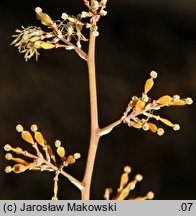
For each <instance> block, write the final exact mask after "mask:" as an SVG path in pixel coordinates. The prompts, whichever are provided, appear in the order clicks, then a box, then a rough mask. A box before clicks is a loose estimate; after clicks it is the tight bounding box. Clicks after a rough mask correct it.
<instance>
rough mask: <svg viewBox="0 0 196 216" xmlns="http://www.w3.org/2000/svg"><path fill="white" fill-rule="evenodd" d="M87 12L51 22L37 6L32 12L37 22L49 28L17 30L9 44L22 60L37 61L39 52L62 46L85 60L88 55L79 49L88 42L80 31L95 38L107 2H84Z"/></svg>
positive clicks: (64, 15)
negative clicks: (16, 50) (33, 57)
mask: <svg viewBox="0 0 196 216" xmlns="http://www.w3.org/2000/svg"><path fill="white" fill-rule="evenodd" d="M84 3H85V5H86V6H87V8H88V11H82V12H81V13H80V14H78V15H77V16H70V15H68V14H67V13H63V14H62V16H61V18H62V20H57V21H54V20H53V19H52V18H51V17H50V16H49V15H48V14H46V13H43V12H42V9H41V8H40V7H37V8H36V9H35V12H36V16H37V19H39V20H40V21H41V23H42V24H43V25H45V26H47V27H48V30H47V31H45V30H42V29H41V28H40V27H36V26H29V27H27V28H25V27H23V26H22V28H21V29H17V30H16V33H17V34H15V35H13V37H15V40H14V41H13V42H12V43H11V45H15V46H16V47H17V48H18V50H19V52H20V53H24V58H25V60H26V61H28V60H29V59H30V58H31V57H32V56H33V55H35V57H36V60H37V59H38V56H39V52H38V50H39V49H53V48H59V47H63V48H65V49H66V50H75V51H76V52H77V53H78V54H79V56H80V57H81V58H83V59H85V60H87V54H86V53H85V52H84V51H83V50H82V45H81V42H82V41H84V42H86V41H88V39H87V37H85V36H84V34H83V33H82V31H83V28H84V27H85V28H87V29H90V31H91V32H93V34H94V35H95V36H98V35H99V33H98V27H97V22H98V20H99V19H100V17H101V16H105V15H106V14H107V12H106V11H105V8H106V3H107V1H106V0H101V1H99V2H98V1H93V3H92V4H90V2H89V1H87V0H84Z"/></svg>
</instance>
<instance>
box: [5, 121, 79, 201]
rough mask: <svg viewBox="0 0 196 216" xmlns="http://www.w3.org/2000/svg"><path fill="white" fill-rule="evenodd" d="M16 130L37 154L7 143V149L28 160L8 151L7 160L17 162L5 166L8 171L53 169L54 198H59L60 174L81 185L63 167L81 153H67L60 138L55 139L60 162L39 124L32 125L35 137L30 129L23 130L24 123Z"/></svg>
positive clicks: (71, 162)
mask: <svg viewBox="0 0 196 216" xmlns="http://www.w3.org/2000/svg"><path fill="white" fill-rule="evenodd" d="M16 130H17V131H18V132H19V133H21V137H22V139H23V140H25V141H26V142H28V143H30V144H31V146H32V147H33V148H34V150H35V152H36V154H32V153H29V152H28V151H26V150H23V149H22V148H20V147H16V148H13V147H12V146H11V145H10V144H6V145H5V146H4V149H5V151H7V152H10V151H11V152H13V153H15V154H18V155H21V156H24V157H26V158H27V160H25V159H23V158H20V157H19V158H18V157H14V156H13V155H12V154H11V153H7V154H6V155H5V158H6V159H7V160H12V161H14V162H16V164H15V165H14V166H13V167H11V166H7V167H6V168H5V172H6V173H10V172H12V171H13V172H15V173H17V174H18V173H22V172H24V171H26V170H40V171H52V172H55V177H54V196H53V199H57V191H58V176H59V174H62V175H64V176H65V177H67V178H68V179H69V180H70V181H71V182H72V183H73V184H75V185H76V186H78V187H81V185H80V183H79V182H77V180H75V179H74V178H73V177H71V176H70V175H69V174H68V173H66V172H65V171H63V169H64V168H65V167H67V166H69V165H70V164H74V163H75V162H76V160H77V159H79V158H80V153H75V154H74V155H69V156H67V157H66V156H65V155H66V150H65V148H64V147H62V146H61V142H60V140H56V141H55V147H56V153H57V155H58V156H59V158H60V162H59V161H57V159H56V156H55V154H54V153H53V151H52V148H51V147H50V145H48V144H47V143H46V141H45V139H44V138H43V136H42V134H41V133H40V132H39V131H38V128H37V125H35V124H34V125H32V126H31V131H32V132H33V133H34V137H33V136H32V135H31V133H30V132H29V131H26V130H23V127H22V125H17V126H16Z"/></svg>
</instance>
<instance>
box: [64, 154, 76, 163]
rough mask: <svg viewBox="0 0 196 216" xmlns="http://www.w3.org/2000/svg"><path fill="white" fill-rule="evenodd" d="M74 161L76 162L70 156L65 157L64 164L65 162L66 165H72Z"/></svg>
mask: <svg viewBox="0 0 196 216" xmlns="http://www.w3.org/2000/svg"><path fill="white" fill-rule="evenodd" d="M75 161H76V159H75V158H74V157H73V156H72V155H69V156H68V157H67V160H66V162H67V163H68V164H73V163H75Z"/></svg>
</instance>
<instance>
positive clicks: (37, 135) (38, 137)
mask: <svg viewBox="0 0 196 216" xmlns="http://www.w3.org/2000/svg"><path fill="white" fill-rule="evenodd" d="M34 137H35V140H36V141H37V142H38V143H39V144H40V145H41V146H42V147H45V140H44V138H43V136H42V134H41V133H40V132H37V131H36V132H35V134H34Z"/></svg>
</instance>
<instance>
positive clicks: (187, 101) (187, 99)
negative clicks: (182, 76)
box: [186, 97, 193, 105]
mask: <svg viewBox="0 0 196 216" xmlns="http://www.w3.org/2000/svg"><path fill="white" fill-rule="evenodd" d="M192 103H193V99H192V98H190V97H188V98H186V104H188V105H191V104H192Z"/></svg>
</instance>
